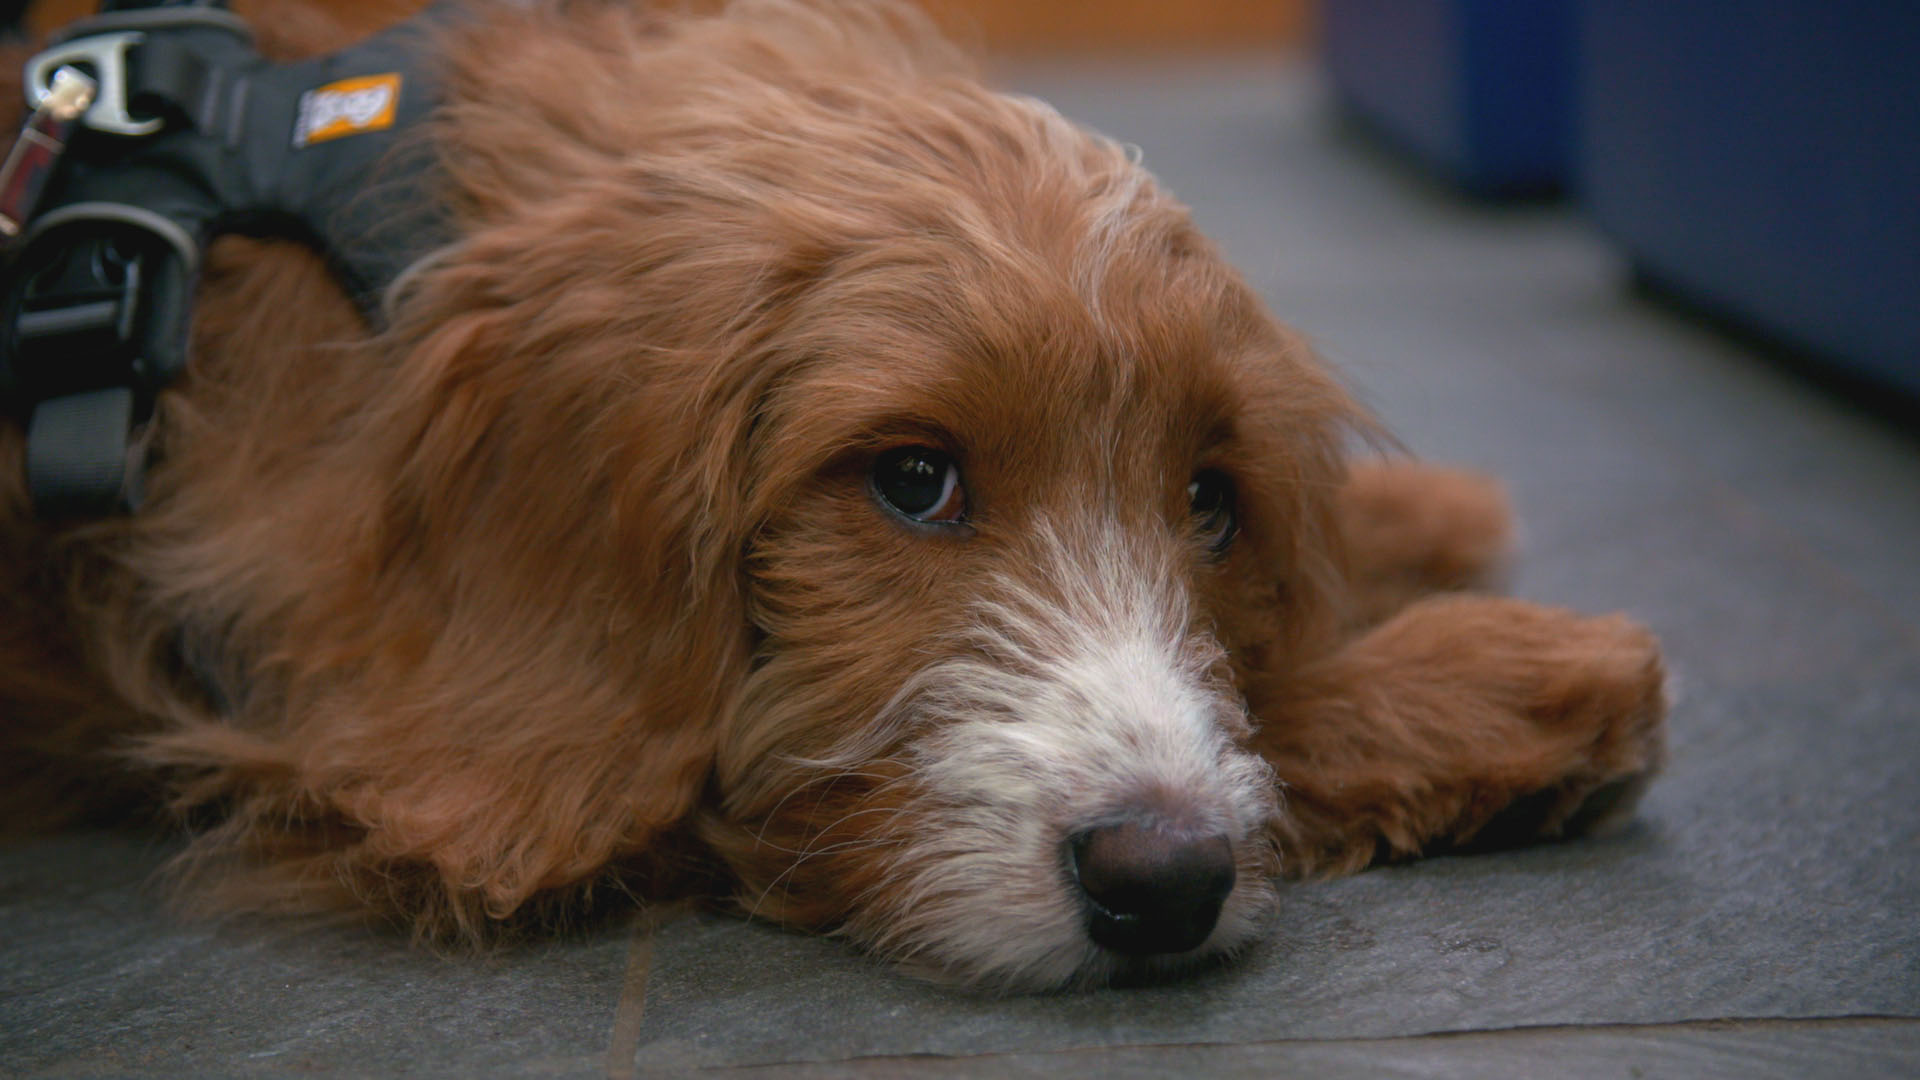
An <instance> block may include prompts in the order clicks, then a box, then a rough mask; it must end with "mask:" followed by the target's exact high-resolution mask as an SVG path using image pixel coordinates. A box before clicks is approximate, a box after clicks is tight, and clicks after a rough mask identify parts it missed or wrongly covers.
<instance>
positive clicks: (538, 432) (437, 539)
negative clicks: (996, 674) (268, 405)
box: [142, 260, 752, 939]
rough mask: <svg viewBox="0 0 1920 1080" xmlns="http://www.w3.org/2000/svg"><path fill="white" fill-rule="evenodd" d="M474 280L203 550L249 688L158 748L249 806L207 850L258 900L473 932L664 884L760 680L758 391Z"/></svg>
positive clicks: (241, 896)
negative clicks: (753, 600) (752, 590)
mask: <svg viewBox="0 0 1920 1080" xmlns="http://www.w3.org/2000/svg"><path fill="white" fill-rule="evenodd" d="M497 265H499V266H502V267H509V268H510V267H511V266H512V262H511V260H504V261H502V262H500V263H498V264H497ZM510 272H511V271H510V270H500V271H490V272H489V273H510ZM445 277H447V280H442V281H441V282H439V283H438V284H435V285H434V286H433V287H432V288H431V289H429V290H428V294H427V295H424V296H422V297H417V298H416V299H415V302H414V306H413V307H412V308H411V309H410V314H409V317H408V320H407V322H406V323H405V324H403V325H402V326H401V327H400V328H399V330H398V331H397V332H396V335H395V341H397V342H399V343H400V344H398V345H376V346H375V351H376V352H377V351H379V350H380V349H382V348H388V347H392V348H394V349H396V353H395V355H393V356H389V357H380V356H372V357H355V358H353V359H354V360H355V361H361V360H364V361H365V362H366V364H367V370H369V371H372V372H380V371H383V370H384V374H383V375H378V376H369V377H370V378H374V379H375V381H376V383H377V385H374V386H370V387H367V388H365V390H364V393H365V396H366V399H367V401H368V404H367V405H366V406H364V407H362V408H360V409H359V410H358V411H352V410H348V411H347V412H346V413H345V415H346V416H347V417H348V418H349V419H348V420H347V421H345V422H344V423H345V426H343V427H342V428H341V430H339V431H337V432H336V433H335V434H334V435H333V437H332V439H331V441H330V443H329V445H327V446H325V447H324V448H321V449H319V450H317V451H313V453H314V455H315V458H316V460H314V461H313V462H311V463H309V464H307V465H305V466H303V471H302V474H301V482H300V483H299V484H298V486H288V487H286V488H283V489H281V490H277V491H274V492H272V493H271V496H272V498H271V499H263V500H262V503H263V509H262V510H261V511H260V512H258V513H256V514H254V515H253V516H251V517H249V518H246V519H243V520H240V521H237V522H235V523H233V524H232V525H231V526H230V529H229V532H228V533H227V534H226V535H223V536H218V537H213V538H211V539H208V540H206V541H205V542H203V543H200V544H199V545H197V547H196V548H195V549H194V551H192V552H190V553H188V554H190V555H192V556H193V557H194V558H196V559H201V560H203V561H205V562H206V563H207V565H206V566H205V567H203V568H202V570H201V572H200V573H199V574H198V576H199V577H201V578H203V579H210V578H212V577H213V576H214V575H216V574H217V575H219V576H221V577H222V578H223V582H224V584H223V588H224V589H225V594H224V595H223V597H222V600H221V603H222V605H223V606H224V607H225V610H224V611H212V612H209V613H208V615H209V617H208V618H207V619H206V620H205V621H206V623H207V624H209V625H216V626H220V627H222V628H223V629H224V634H223V635H222V636H223V637H224V641H222V642H220V643H219V645H218V646H217V650H218V651H219V652H221V653H223V654H224V655H225V658H226V662H227V664H228V666H229V667H230V668H231V669H233V674H234V676H235V677H234V678H233V680H232V683H233V685H234V686H237V687H241V688H244V693H242V694H239V695H237V696H236V702H235V706H234V713H233V715H231V716H229V717H224V718H221V719H219V720H215V719H211V718H205V717H202V718H200V719H197V720H190V721H188V722H186V723H183V724H179V725H176V726H174V727H173V729H172V730H169V731H167V732H166V733H163V734H161V735H159V736H156V737H154V738H151V739H149V740H147V741H146V742H145V743H144V746H143V751H142V752H143V756H144V757H145V758H146V759H147V760H149V761H151V762H154V763H158V764H162V765H167V766H172V767H175V768H177V769H183V770H185V773H186V775H188V776H189V777H190V778H189V779H188V780H186V781H185V782H184V783H183V784H182V785H181V787H180V789H179V791H180V799H181V802H182V803H184V804H186V805H188V806H196V805H206V804H212V803H215V802H218V803H220V804H221V806H222V808H223V810H225V812H226V814H227V816H226V823H225V824H224V825H222V826H220V827H218V828H216V829H214V830H213V831H212V832H210V833H208V834H206V836H205V837H203V839H202V841H201V842H200V844H199V845H198V847H197V848H196V850H195V851H194V852H193V853H191V854H190V857H189V863H188V868H189V870H190V871H194V872H195V873H194V876H197V877H199V878H200V879H202V881H203V882H205V883H207V884H210V885H212V886H213V887H214V889H215V892H216V894H217V898H218V899H220V900H224V901H225V902H226V903H229V904H232V905H235V906H245V907H252V908H259V907H270V908H280V909H295V910H299V909H314V908H324V907H332V906H339V905H341V904H345V903H353V904H360V905H371V906H372V907H374V908H375V909H376V910H380V911H383V912H386V913H388V914H390V915H393V916H397V917H400V918H403V919H406V920H410V921H412V922H413V923H414V925H415V926H416V927H417V928H418V929H420V930H421V931H423V932H425V933H428V934H431V935H434V936H454V937H466V938H469V939H472V938H478V937H484V936H488V935H489V934H490V933H491V931H492V930H493V929H495V928H496V925H497V924H499V923H501V922H503V921H504V922H511V923H517V922H522V921H525V920H527V919H529V918H534V919H545V918H547V917H548V916H549V915H550V914H551V913H553V911H554V910H557V909H556V905H554V904H549V903H548V902H547V901H548V900H549V899H552V898H554V897H564V896H567V895H571V894H573V893H575V892H577V891H578V890H579V889H582V888H590V887H591V886H593V885H594V884H595V883H596V882H601V881H604V880H605V879H606V878H608V877H609V875H616V874H617V875H618V876H620V878H621V884H622V886H623V887H626V888H632V887H635V886H636V885H637V886H640V887H643V888H644V887H646V886H647V885H648V884H649V882H648V880H647V879H648V878H649V876H650V875H653V874H655V873H656V871H658V869H659V868H658V866H657V865H656V864H657V863H658V861H659V859H658V858H657V857H658V856H660V855H661V854H662V853H663V851H664V849H665V848H668V847H673V846H674V845H676V844H677V842H678V841H677V832H676V830H677V828H678V827H679V826H680V825H681V824H682V823H683V821H684V820H685V819H686V818H687V817H688V815H689V814H690V813H691V811H692V810H693V809H694V807H695V805H696V803H697V802H698V800H699V799H700V797H701V794H702V791H703V788H704V785H705V783H706V777H707V772H708V767H709V762H710V759H711V756H712V753H713V744H714V739H715V735H714V729H715V726H716V722H717V720H718V718H719V717H720V716H721V715H722V714H723V712H724V710H725V709H726V708H728V705H729V701H730V697H731V695H732V694H733V693H734V690H735V687H736V686H737V685H738V683H739V682H740V680H741V679H742V678H743V677H744V672H745V670H746V665H747V660H748V652H749V649H750V647H751V635H750V631H749V627H748V624H747V619H746V616H745V614H744V605H743V603H742V600H741V597H740V589H739V582H738V580H737V574H738V565H737V562H738V552H739V550H740V546H741V544H742V542H743V540H742V537H743V535H744V532H745V530H746V528H747V525H746V523H745V521H744V516H743V513H742V511H741V509H740V505H741V499H740V494H739V492H738V491H737V490H736V486H735V483H734V481H735V479H736V476H737V472H738V465H737V461H736V458H737V455H738V448H739V447H740V446H741V445H743V443H744V439H745V427H746V425H747V424H748V423H750V420H751V411H752V410H751V409H750V408H743V407H738V406H736V405H735V404H733V403H732V401H731V399H730V398H729V397H728V396H727V395H724V394H716V393H713V392H712V391H711V390H710V389H709V388H707V387H705V386H704V385H703V384H702V383H701V381H700V380H698V379H693V378H679V377H677V376H676V375H675V374H674V372H673V371H672V370H670V369H669V368H666V367H659V368H653V367H647V366H644V364H642V363H641V362H640V361H636V359H635V357H634V356H633V355H631V353H630V351H629V350H630V348H631V346H630V344H629V343H630V342H632V341H634V340H638V339H637V338H636V337H634V336H630V335H623V334H621V333H619V332H618V331H617V329H616V330H614V331H609V330H608V328H607V327H606V326H604V325H603V324H600V323H596V322H595V314H594V312H593V311H592V305H591V304H589V305H587V307H588V310H587V311H586V312H585V313H582V312H581V311H580V310H579V305H571V304H569V305H546V304H544V303H540V304H535V303H532V302H528V303H511V302H510V303H505V304H497V305H494V306H485V305H483V304H481V303H476V298H477V296H479V295H483V294H481V293H476V292H475V291H474V289H475V287H476V285H477V284H478V283H477V282H474V281H466V282H464V283H462V282H461V281H459V280H457V279H458V278H459V274H458V272H457V271H451V272H450V276H445ZM531 292H532V293H533V294H535V295H551V293H548V292H547V291H546V290H531ZM561 308H564V309H568V310H566V311H557V310H555V309H561ZM409 327H413V328H418V330H417V332H415V331H413V330H409ZM303 452H304V451H303ZM262 863H264V864H265V865H264V867H262V865H261V864H262Z"/></svg>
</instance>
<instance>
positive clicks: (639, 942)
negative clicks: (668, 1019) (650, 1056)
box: [607, 917, 658, 1080]
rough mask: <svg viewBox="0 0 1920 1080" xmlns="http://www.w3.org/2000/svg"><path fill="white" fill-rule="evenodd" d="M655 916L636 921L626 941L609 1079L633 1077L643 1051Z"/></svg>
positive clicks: (609, 1048) (611, 1039)
mask: <svg viewBox="0 0 1920 1080" xmlns="http://www.w3.org/2000/svg"><path fill="white" fill-rule="evenodd" d="M656 925H658V923H657V921H656V920H654V919H650V918H646V917H641V918H638V919H635V920H634V921H633V937H632V938H631V940H629V942H628V943H627V970H626V977H625V978H624V979H623V980H622V981H621V984H620V1002H619V1004H618V1005H616V1006H615V1007H614V1010H613V1030H612V1032H611V1033H610V1035H609V1038H608V1041H607V1080H632V1077H634V1076H635V1075H636V1071H637V1067H638V1063H637V1061H636V1059H637V1058H638V1057H639V1054H640V1021H641V1020H642V1019H643V1018H644V1017H645V1016H646V1011H647V981H648V978H649V977H650V976H651V975H652V974H653V931H654V927H655V926H656Z"/></svg>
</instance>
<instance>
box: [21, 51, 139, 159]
mask: <svg viewBox="0 0 1920 1080" xmlns="http://www.w3.org/2000/svg"><path fill="white" fill-rule="evenodd" d="M146 37H147V35H146V34H145V33H144V32H142V31H139V30H119V31H113V32H109V33H103V34H88V35H86V36H85V37H77V38H73V39H71V40H69V41H63V42H61V43H60V44H58V45H54V46H52V47H50V48H48V49H46V50H45V51H43V52H41V53H39V54H38V55H36V56H34V58H33V59H31V60H28V61H27V70H26V84H27V85H26V90H27V104H28V105H30V106H32V107H33V108H35V109H38V108H40V106H41V105H42V104H43V103H44V102H45V101H46V100H47V99H48V98H50V97H52V96H53V83H54V78H55V73H56V72H58V71H59V70H60V69H61V68H62V67H82V68H91V69H92V70H93V73H94V79H95V81H97V82H98V83H99V89H98V92H97V93H96V95H95V97H94V100H93V104H92V105H91V106H90V107H89V108H88V109H87V110H86V112H85V113H84V114H83V115H82V117H81V120H80V122H81V123H83V124H85V125H86V126H88V127H90V128H92V129H93V130H95V131H104V132H107V133H108V134H111V135H128V136H141V135H151V134H153V133H154V132H156V131H159V130H160V129H161V128H162V127H163V126H165V124H166V121H164V120H162V119H161V118H159V117H151V118H148V119H145V120H138V119H135V118H134V117H133V116H132V114H130V113H128V112H127V50H128V49H131V48H133V47H134V46H135V45H138V44H140V43H141V42H142V41H145V40H146Z"/></svg>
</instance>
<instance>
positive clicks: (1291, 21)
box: [920, 0, 1313, 53]
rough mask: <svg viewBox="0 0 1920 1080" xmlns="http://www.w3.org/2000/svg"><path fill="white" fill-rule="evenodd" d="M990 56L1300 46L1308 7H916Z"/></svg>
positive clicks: (1204, 1) (1083, 3)
mask: <svg viewBox="0 0 1920 1080" xmlns="http://www.w3.org/2000/svg"><path fill="white" fill-rule="evenodd" d="M920 3H921V6H923V7H925V8H926V9H927V10H928V11H930V12H932V13H933V14H934V16H935V17H936V18H938V19H939V20H940V22H941V24H942V25H944V26H946V27H947V28H948V29H949V32H951V33H953V34H954V35H955V36H956V37H958V38H959V39H960V40H961V41H963V42H966V43H968V44H971V45H981V46H984V47H986V48H987V49H990V50H992V51H995V52H1017V53H1035V52H1176V51H1177V52H1193V51H1197V50H1205V49H1234V50H1245V49H1280V48H1286V47H1290V46H1297V45H1300V44H1302V43H1303V39H1304V37H1305V34H1306V30H1307V26H1308V16H1309V14H1310V8H1311V7H1312V3H1313V0H920Z"/></svg>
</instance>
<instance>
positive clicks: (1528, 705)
mask: <svg viewBox="0 0 1920 1080" xmlns="http://www.w3.org/2000/svg"><path fill="white" fill-rule="evenodd" d="M1512 606H1513V608H1514V609H1515V610H1514V611H1513V612H1511V613H1510V617H1512V618H1513V619H1514V625H1513V631H1514V633H1515V635H1516V638H1518V639H1524V644H1523V645H1521V646H1520V654H1523V655H1524V654H1527V653H1530V654H1531V657H1530V660H1529V662H1526V663H1524V664H1522V665H1520V666H1521V667H1522V668H1525V669H1530V670H1528V671H1527V672H1526V675H1525V677H1524V678H1523V681H1522V682H1521V683H1520V684H1519V685H1522V686H1525V687H1527V688H1528V690H1527V692H1526V693H1525V694H1524V696H1523V697H1522V698H1521V699H1520V700H1519V701H1518V703H1517V704H1518V705H1519V708H1520V711H1521V715H1522V716H1523V717H1524V719H1525V720H1526V721H1527V722H1528V727H1529V729H1530V730H1531V731H1532V732H1534V733H1536V734H1537V736H1538V739H1539V741H1538V743H1537V744H1536V747H1535V750H1536V752H1537V756H1536V760H1535V762H1534V763H1533V764H1534V766H1535V769H1536V770H1537V771H1535V772H1534V773H1533V776H1532V777H1531V779H1530V781H1528V782H1527V783H1526V784H1525V785H1524V786H1523V787H1522V788H1519V789H1514V790H1511V792H1510V795H1509V797H1508V799H1507V801H1506V803H1505V805H1504V806H1502V807H1500V808H1499V809H1498V810H1497V811H1495V812H1494V813H1493V814H1492V815H1491V816H1490V817H1489V818H1488V819H1487V820H1486V822H1485V823H1484V824H1482V825H1480V826H1479V827H1477V828H1475V829H1474V830H1473V831H1472V833H1471V834H1470V835H1468V836H1465V837H1463V838H1462V843H1463V846H1465V847H1469V848H1474V849H1489V848H1498V847H1508V846H1513V845H1516V844H1521V843H1526V842H1529V841H1532V840H1537V839H1550V838H1555V837H1563V836H1574V835H1580V834H1585V833H1593V832H1599V831H1605V830H1606V829H1608V828H1610V827H1613V826H1616V825H1618V824H1620V823H1622V822H1624V821H1625V820H1626V819H1627V818H1628V817H1629V816H1630V815H1631V814H1632V812H1633V809H1634V807H1635V806H1636V805H1637V804H1638V802H1639V799H1640V796H1641V794H1642V792H1644V791H1645V790H1646V787H1647V785H1648V783H1649V782H1650V781H1651V780H1652V778H1653V777H1654V775H1655V774H1656V773H1657V772H1658V771H1659V769H1660V766H1661V764H1662V762H1663V760H1664V756H1665V736H1666V713H1667V681H1666V672H1665V666H1664V665H1663V664H1662V662H1661V656H1660V647H1659V643H1658V642H1657V641H1656V640H1655V638H1654V636H1653V634H1652V633H1651V632H1649V631H1648V630H1647V629H1646V628H1645V627H1643V626H1641V625H1639V624H1638V623H1635V622H1633V621H1632V620H1630V619H1628V618H1626V617H1624V616H1620V615H1610V616H1602V617H1597V618H1596V617H1583V616H1579V615H1576V614H1574V613H1572V612H1567V611H1559V610H1554V609H1549V608H1538V607H1533V606H1531V605H1519V604H1513V605H1512ZM1525 771H1526V770H1522V772H1523V773H1524V772H1525Z"/></svg>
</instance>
